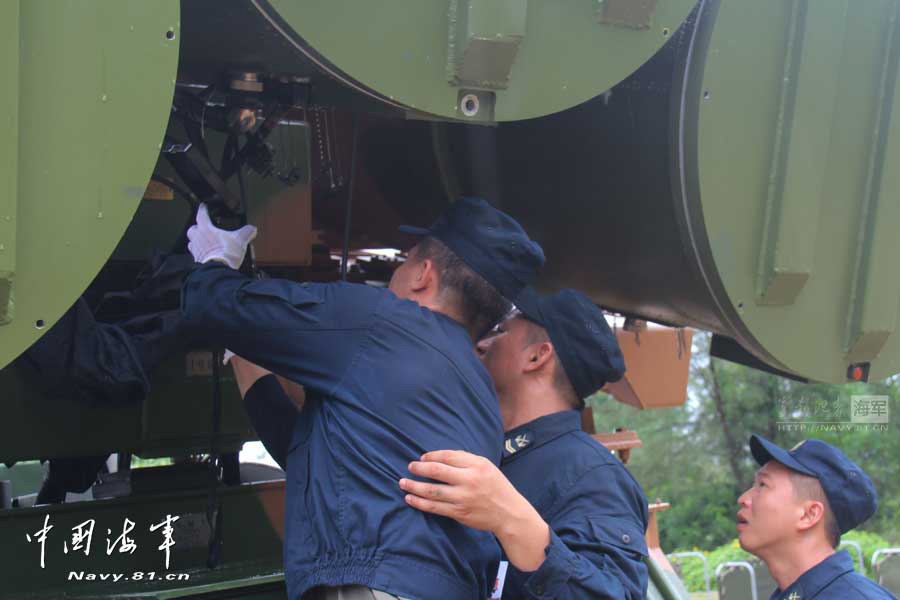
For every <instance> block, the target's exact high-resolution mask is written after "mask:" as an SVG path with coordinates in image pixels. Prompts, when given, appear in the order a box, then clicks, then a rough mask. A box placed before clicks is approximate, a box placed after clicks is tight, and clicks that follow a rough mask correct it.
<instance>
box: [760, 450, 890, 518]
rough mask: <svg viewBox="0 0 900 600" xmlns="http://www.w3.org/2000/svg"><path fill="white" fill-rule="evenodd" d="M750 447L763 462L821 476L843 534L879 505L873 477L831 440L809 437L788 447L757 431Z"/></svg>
mask: <svg viewBox="0 0 900 600" xmlns="http://www.w3.org/2000/svg"><path fill="white" fill-rule="evenodd" d="M750 451H751V452H752V453H753V458H755V459H756V462H758V463H759V464H760V465H764V464H766V463H767V462H769V461H770V460H774V461H776V462H780V463H781V464H783V465H784V466H786V467H787V468H789V469H792V470H794V471H797V472H798V473H803V474H804V475H809V476H810V477H815V478H816V479H818V480H819V483H820V484H821V485H822V490H823V491H824V492H825V497H826V498H828V505H829V506H830V507H831V511H832V512H833V513H834V517H835V519H836V520H837V523H838V527H839V528H840V530H841V533H842V534H843V533H847V532H848V531H850V530H851V529H853V528H854V527H856V526H857V525H859V524H860V523H862V522H863V521H865V520H866V519H868V518H869V517H871V516H872V515H873V514H875V510H876V509H877V508H878V498H877V496H876V494H875V486H874V485H873V484H872V480H871V479H869V476H868V475H866V474H865V472H864V471H863V470H862V469H860V468H859V467H858V466H857V465H856V464H855V463H854V462H853V461H852V460H850V459H849V458H847V455H846V454H844V453H843V452H841V451H840V450H839V449H837V448H835V447H834V446H832V445H831V444H826V443H825V442H823V441H822V440H816V439H809V440H803V441H802V442H800V443H799V444H797V445H796V446H794V447H793V448H791V449H790V450H784V449H783V448H780V447H778V446H776V445H775V444H773V443H772V442H770V441H769V440H767V439H765V438H764V437H762V436H759V435H753V436H751V437H750Z"/></svg>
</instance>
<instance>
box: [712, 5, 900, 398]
mask: <svg viewBox="0 0 900 600" xmlns="http://www.w3.org/2000/svg"><path fill="white" fill-rule="evenodd" d="M898 5H900V3H898V2H897V1H895V0H873V1H869V2H850V1H849V0H814V1H800V0H795V1H792V2H785V1H783V0H766V1H764V2H741V1H736V0H723V1H722V2H721V4H720V6H719V14H718V18H717V20H716V23H715V28H714V30H713V32H712V37H711V41H710V47H709V51H708V54H707V57H706V64H705V71H704V74H703V93H702V94H701V95H700V97H699V98H696V99H695V100H694V101H697V102H699V103H700V117H699V118H700V121H699V135H698V138H699V143H698V148H699V157H698V161H699V176H700V192H701V200H702V209H703V217H704V219H705V223H706V228H707V231H708V236H709V240H710V244H711V247H712V251H713V257H714V259H715V264H716V267H717V270H718V274H719V277H721V279H722V282H723V284H724V285H725V288H726V289H727V292H728V299H729V300H730V302H731V305H732V306H731V307H730V308H731V309H732V310H734V311H736V312H737V314H739V315H740V318H741V319H743V321H744V323H745V325H746V326H747V328H748V329H749V330H750V332H751V334H752V336H753V337H754V338H755V339H756V340H757V341H758V342H759V343H760V344H761V345H762V346H763V347H765V349H766V350H767V351H768V352H769V353H771V355H772V357H773V358H774V359H775V360H776V361H778V362H780V363H781V364H782V365H783V366H784V367H786V368H787V369H788V370H791V371H794V372H797V373H801V374H802V375H804V376H806V377H810V378H813V379H818V380H822V381H829V382H835V383H839V382H842V381H844V378H845V373H846V370H847V365H848V364H849V363H853V362H868V361H871V362H872V369H871V373H870V378H871V379H880V378H883V377H886V376H888V375H890V374H892V373H896V372H897V371H898V370H900V336H898V335H896V334H894V330H895V327H896V318H897V312H898V310H900V272H898V270H897V263H898V260H900V238H898V237H897V236H896V230H897V226H898V224H900V199H898V197H897V194H898V190H900V167H898V165H900V162H898V161H900V154H898V152H900V105H898V102H900V98H898V96H897V95H895V94H894V84H895V82H896V78H897V52H898V46H900V31H898V26H900V23H898V20H897V11H898ZM882 105H883V107H882Z"/></svg>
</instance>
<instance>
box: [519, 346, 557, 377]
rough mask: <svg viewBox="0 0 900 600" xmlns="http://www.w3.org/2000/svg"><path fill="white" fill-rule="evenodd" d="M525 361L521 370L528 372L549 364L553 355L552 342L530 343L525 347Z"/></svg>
mask: <svg viewBox="0 0 900 600" xmlns="http://www.w3.org/2000/svg"><path fill="white" fill-rule="evenodd" d="M525 352H526V359H527V360H526V362H525V368H523V369H522V371H523V372H525V373H529V372H534V371H539V370H541V369H543V368H544V367H545V366H547V365H549V364H550V359H551V358H552V357H553V344H552V343H550V342H541V343H540V344H532V345H530V346H528V348H526V349H525Z"/></svg>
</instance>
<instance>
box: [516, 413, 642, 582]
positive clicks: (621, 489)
mask: <svg viewBox="0 0 900 600" xmlns="http://www.w3.org/2000/svg"><path fill="white" fill-rule="evenodd" d="M500 468H501V470H502V471H503V474H504V475H506V477H507V479H509V480H510V482H512V484H513V485H514V486H515V487H516V489H517V490H518V491H519V493H521V494H522V495H523V496H525V498H527V499H528V501H529V502H530V503H531V505H532V506H534V508H535V509H536V510H537V511H538V513H540V515H541V517H543V519H544V520H545V521H546V522H547V524H548V525H549V526H550V530H551V531H550V545H549V546H547V549H546V553H547V558H546V560H545V561H544V563H543V564H542V565H541V566H540V567H539V568H538V570H537V571H534V572H522V571H518V570H516V569H515V568H513V566H512V565H510V566H509V570H508V572H507V575H506V582H505V585H504V587H503V597H504V598H511V599H519V598H528V599H534V600H545V599H550V598H559V599H563V598H565V599H576V598H585V599H586V598H592V599H597V598H610V599H614V600H624V599H627V600H638V599H641V600H642V599H643V598H644V597H645V595H646V593H647V567H646V565H645V564H644V562H643V559H644V557H645V556H647V543H646V541H645V539H644V534H645V532H646V531H647V522H648V511H647V499H646V498H645V497H644V492H643V491H642V490H641V486H640V485H639V484H638V483H637V481H635V480H634V478H633V477H632V476H631V474H630V473H629V472H628V470H627V469H626V468H625V466H624V465H623V464H622V462H621V461H620V460H619V459H618V458H616V457H615V456H613V455H612V454H611V453H610V451H609V450H607V449H606V448H605V447H604V446H603V445H602V444H599V443H598V442H596V441H595V440H594V439H593V438H592V437H591V436H590V435H588V434H586V433H585V432H583V431H582V430H581V413H580V412H579V411H574V410H573V411H565V412H559V413H555V414H552V415H547V416H545V417H541V418H540V419H535V420H534V421H532V422H530V423H527V424H525V425H522V426H520V427H516V428H515V429H512V430H510V431H507V432H506V440H505V442H504V449H503V460H502V463H501V467H500Z"/></svg>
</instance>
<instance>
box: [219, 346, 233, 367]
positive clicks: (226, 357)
mask: <svg viewBox="0 0 900 600" xmlns="http://www.w3.org/2000/svg"><path fill="white" fill-rule="evenodd" d="M232 358H234V352H232V351H231V350H229V349H228V348H225V354H223V355H222V364H223V365H227V364H228V361H230V360H231V359H232Z"/></svg>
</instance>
